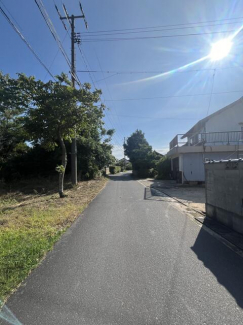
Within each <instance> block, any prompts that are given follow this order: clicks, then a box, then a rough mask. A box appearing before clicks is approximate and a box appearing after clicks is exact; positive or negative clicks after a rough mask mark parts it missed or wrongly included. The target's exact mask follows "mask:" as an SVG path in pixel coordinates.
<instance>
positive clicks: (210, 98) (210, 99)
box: [206, 69, 216, 116]
mask: <svg viewBox="0 0 243 325" xmlns="http://www.w3.org/2000/svg"><path fill="white" fill-rule="evenodd" d="M215 74H216V69H214V72H213V80H212V86H211V91H210V97H209V103H208V109H207V115H206V116H208V113H209V109H210V106H211V101H212V94H213V87H214V80H215Z"/></svg>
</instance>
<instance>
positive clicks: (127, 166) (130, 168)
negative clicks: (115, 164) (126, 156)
mask: <svg viewBox="0 0 243 325" xmlns="http://www.w3.org/2000/svg"><path fill="white" fill-rule="evenodd" d="M126 170H132V164H131V163H130V162H129V163H127V164H126Z"/></svg>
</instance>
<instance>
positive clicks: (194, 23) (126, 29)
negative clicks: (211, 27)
mask: <svg viewBox="0 0 243 325" xmlns="http://www.w3.org/2000/svg"><path fill="white" fill-rule="evenodd" d="M53 1H54V0H53ZM238 19H239V20H240V22H242V20H243V17H236V18H224V19H217V20H207V21H201V22H193V23H182V24H169V25H168V24H167V25H157V26H150V27H136V28H123V29H111V30H101V31H89V32H84V33H83V34H92V33H109V32H123V31H134V30H144V29H145V30H146V29H154V28H165V27H177V26H188V25H198V24H208V23H216V22H223V21H229V20H238ZM192 27H196V26H192Z"/></svg>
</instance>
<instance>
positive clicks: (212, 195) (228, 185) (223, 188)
mask: <svg viewBox="0 0 243 325" xmlns="http://www.w3.org/2000/svg"><path fill="white" fill-rule="evenodd" d="M205 175H206V182H205V188H206V214H207V216H208V217H212V218H215V219H217V220H218V221H220V222H221V223H223V224H225V225H226V226H228V227H230V228H232V229H234V230H236V231H238V232H240V233H243V161H239V160H232V161H224V162H221V163H220V162H215V163H206V164H205Z"/></svg>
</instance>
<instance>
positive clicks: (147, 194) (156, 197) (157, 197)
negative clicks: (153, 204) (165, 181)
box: [144, 187, 173, 202]
mask: <svg viewBox="0 0 243 325" xmlns="http://www.w3.org/2000/svg"><path fill="white" fill-rule="evenodd" d="M144 200H148V201H164V202H169V201H173V199H171V198H170V197H168V196H167V195H165V194H163V193H158V192H157V191H156V190H154V189H153V188H151V187H150V188H149V187H145V189H144Z"/></svg>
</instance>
